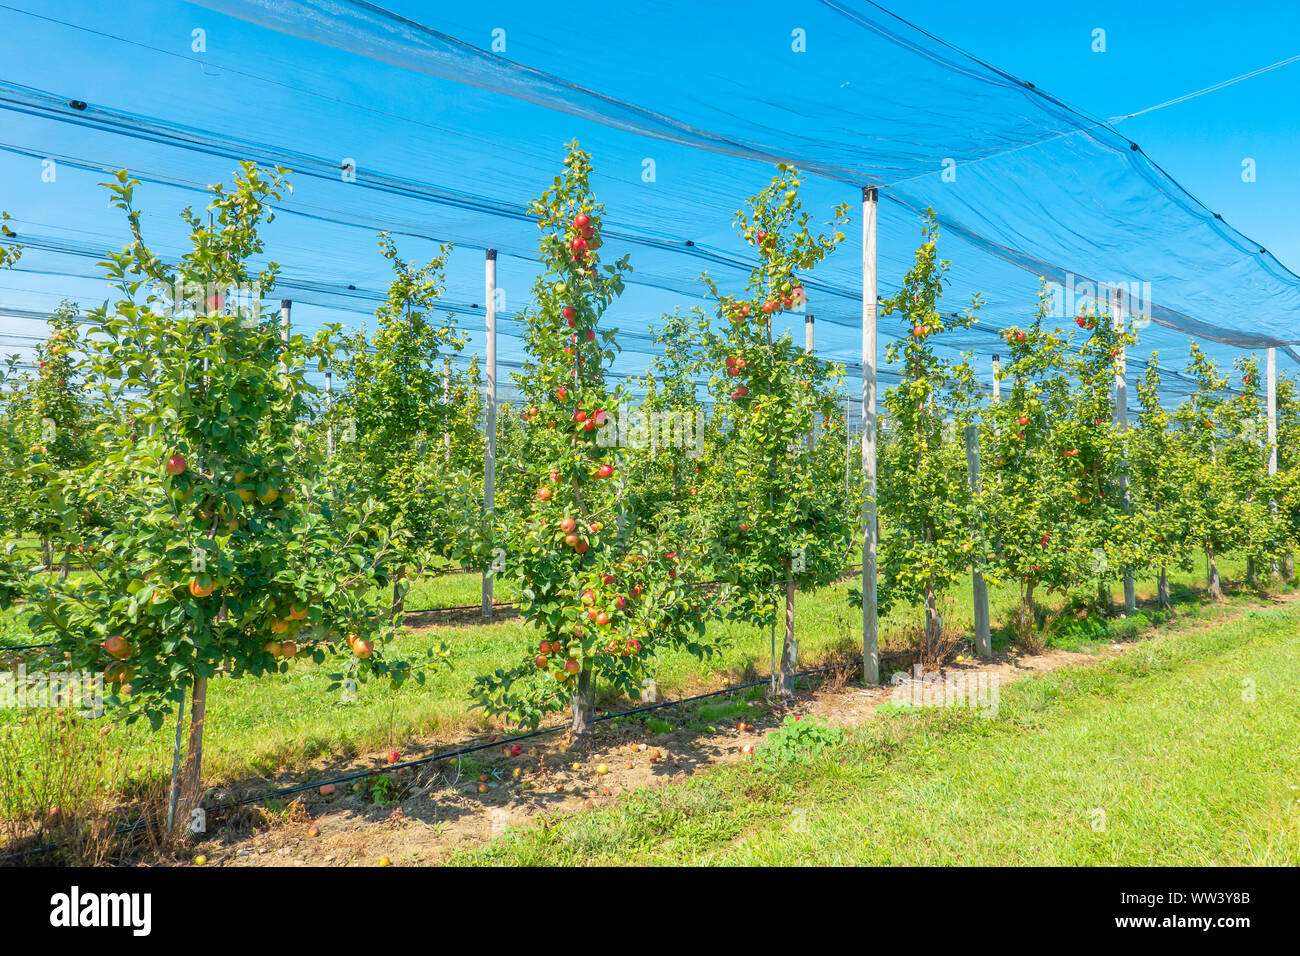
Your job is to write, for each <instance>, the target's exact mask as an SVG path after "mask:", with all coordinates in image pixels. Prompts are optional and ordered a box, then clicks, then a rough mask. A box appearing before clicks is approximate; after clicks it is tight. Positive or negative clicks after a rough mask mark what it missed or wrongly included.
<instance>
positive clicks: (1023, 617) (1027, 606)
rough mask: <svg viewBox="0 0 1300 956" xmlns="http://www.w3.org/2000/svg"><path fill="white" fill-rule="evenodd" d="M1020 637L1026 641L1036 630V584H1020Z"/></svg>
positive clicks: (1030, 582) (1029, 582) (1026, 582)
mask: <svg viewBox="0 0 1300 956" xmlns="http://www.w3.org/2000/svg"><path fill="white" fill-rule="evenodd" d="M1019 630H1020V636H1021V638H1022V639H1026V638H1028V637H1029V636H1030V634H1032V633H1033V630H1034V582H1033V581H1022V582H1021V584H1020V628H1019Z"/></svg>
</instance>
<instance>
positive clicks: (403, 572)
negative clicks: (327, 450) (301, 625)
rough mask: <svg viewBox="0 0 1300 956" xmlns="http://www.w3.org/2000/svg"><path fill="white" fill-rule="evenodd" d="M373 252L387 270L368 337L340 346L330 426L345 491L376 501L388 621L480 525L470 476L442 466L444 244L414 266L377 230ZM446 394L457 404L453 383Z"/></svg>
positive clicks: (451, 421) (447, 414) (447, 432)
mask: <svg viewBox="0 0 1300 956" xmlns="http://www.w3.org/2000/svg"><path fill="white" fill-rule="evenodd" d="M379 248H380V250H381V252H382V253H383V255H384V258H386V259H388V260H389V261H390V262H391V263H392V265H393V270H394V277H393V281H392V283H391V284H390V286H389V290H388V298H387V300H386V301H385V302H384V303H383V305H381V306H380V307H379V309H378V311H377V313H376V318H377V320H378V328H377V329H376V330H375V333H374V335H373V336H367V334H366V332H365V330H359V331H357V332H356V333H354V334H353V335H352V336H350V337H349V338H348V339H347V340H346V343H345V344H346V348H347V353H346V355H345V356H344V358H343V361H342V362H341V363H340V377H341V379H342V381H343V383H344V387H343V389H342V392H341V394H340V396H339V400H338V402H337V404H336V405H335V407H334V420H335V424H336V426H340V425H341V427H336V434H338V435H339V439H340V440H339V441H338V443H337V446H336V447H337V456H338V463H339V469H340V471H341V478H342V480H343V481H344V482H345V486H346V487H347V488H348V489H349V493H357V494H359V495H360V496H361V497H362V498H363V499H375V500H377V501H379V502H381V507H380V511H379V514H378V518H379V520H380V522H381V523H382V524H383V525H384V526H385V527H386V528H388V535H389V550H388V552H387V554H386V556H385V562H384V566H385V572H386V574H387V576H388V577H390V578H392V579H393V582H394V584H393V601H392V613H393V615H394V616H397V615H399V614H400V611H401V608H402V603H403V597H404V595H405V592H406V590H407V589H408V588H409V586H410V581H411V580H412V579H413V578H414V577H418V576H419V574H420V572H422V571H423V569H424V568H425V567H427V566H429V565H430V564H432V563H434V562H435V561H436V560H438V559H440V558H451V557H458V558H459V557H463V556H464V555H463V554H462V553H461V549H466V548H468V549H469V550H471V551H472V550H473V542H474V541H476V540H477V539H478V537H480V535H479V533H478V532H479V531H480V529H481V525H482V520H481V504H480V503H479V501H478V497H477V495H476V493H475V489H477V487H478V482H477V480H475V479H474V478H473V477H472V474H471V472H470V471H469V470H468V469H459V470H456V469H453V468H452V467H451V465H450V462H449V461H448V460H447V459H448V458H449V457H450V450H451V443H450V441H449V439H450V436H451V435H452V432H453V430H455V429H456V428H457V425H458V424H460V422H459V419H458V416H457V405H456V403H454V402H452V401H451V400H450V399H451V395H450V387H449V384H450V383H449V381H448V378H446V377H444V376H445V375H446V368H447V366H448V365H449V364H450V362H451V360H452V359H453V358H454V357H455V356H457V355H459V353H460V351H461V349H463V347H464V345H465V341H466V338H465V336H464V335H463V334H462V333H459V332H458V331H457V329H456V325H455V323H454V321H453V320H452V318H451V316H450V315H444V316H442V317H441V318H438V316H437V310H438V300H439V298H440V297H441V295H442V291H443V270H444V266H445V263H446V258H447V255H448V253H449V251H450V247H449V246H445V245H444V246H443V247H442V248H441V249H440V250H439V252H438V253H437V254H436V255H435V256H434V257H433V258H432V259H430V260H429V262H427V263H426V264H425V265H423V266H418V267H417V266H414V265H412V264H411V263H408V262H407V261H406V260H404V259H402V258H401V257H400V256H399V255H398V252H397V247H396V246H395V245H394V244H393V241H392V239H391V237H390V236H389V235H388V234H386V233H381V234H380V236H379ZM456 394H458V395H459V396H460V398H461V400H462V404H463V400H464V391H463V385H462V383H459V382H458V383H457V393H456ZM458 437H460V436H458ZM457 444H460V442H458V443H457ZM459 457H460V456H459V455H458V458H459Z"/></svg>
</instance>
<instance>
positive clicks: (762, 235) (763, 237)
mask: <svg viewBox="0 0 1300 956" xmlns="http://www.w3.org/2000/svg"><path fill="white" fill-rule="evenodd" d="M754 238H755V239H757V240H758V241H759V242H766V241H767V230H766V229H760V230H758V232H757V233H755V234H754Z"/></svg>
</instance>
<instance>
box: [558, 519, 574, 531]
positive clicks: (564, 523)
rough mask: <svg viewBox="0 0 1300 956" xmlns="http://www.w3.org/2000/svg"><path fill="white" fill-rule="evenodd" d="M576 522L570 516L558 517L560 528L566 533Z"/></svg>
mask: <svg viewBox="0 0 1300 956" xmlns="http://www.w3.org/2000/svg"><path fill="white" fill-rule="evenodd" d="M577 524H578V523H577V522H576V521H574V520H573V519H572V518H568V517H565V518H561V519H560V530H561V531H563V532H565V533H568V532H570V531H572V530H573V529H574V528H575V527H577Z"/></svg>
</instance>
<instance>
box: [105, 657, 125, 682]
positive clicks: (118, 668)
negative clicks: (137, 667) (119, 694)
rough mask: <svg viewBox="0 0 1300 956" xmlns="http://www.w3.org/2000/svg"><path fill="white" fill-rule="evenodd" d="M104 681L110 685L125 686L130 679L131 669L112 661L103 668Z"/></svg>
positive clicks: (119, 662)
mask: <svg viewBox="0 0 1300 956" xmlns="http://www.w3.org/2000/svg"><path fill="white" fill-rule="evenodd" d="M104 679H105V680H107V681H108V682H109V683H110V684H125V683H127V682H128V681H129V680H130V679H131V668H130V667H128V666H127V665H126V664H123V663H122V662H121V661H114V662H113V663H111V664H109V665H108V666H107V667H105V668H104Z"/></svg>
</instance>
